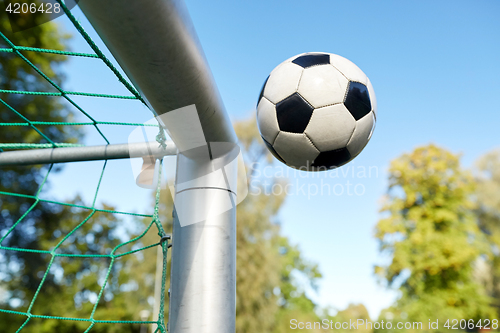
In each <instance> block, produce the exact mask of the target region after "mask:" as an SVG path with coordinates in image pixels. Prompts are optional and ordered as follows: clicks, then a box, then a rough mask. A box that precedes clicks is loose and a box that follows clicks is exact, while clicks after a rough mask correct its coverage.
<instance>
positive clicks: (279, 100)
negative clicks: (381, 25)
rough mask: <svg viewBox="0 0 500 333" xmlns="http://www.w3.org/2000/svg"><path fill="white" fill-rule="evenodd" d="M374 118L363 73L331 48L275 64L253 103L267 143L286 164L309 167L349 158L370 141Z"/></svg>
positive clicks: (318, 167)
mask: <svg viewBox="0 0 500 333" xmlns="http://www.w3.org/2000/svg"><path fill="white" fill-rule="evenodd" d="M376 118H377V104H376V100H375V93H374V91H373V87H372V85H371V83H370V80H369V79H368V77H367V76H366V75H365V73H363V72H362V71H361V70H360V69H359V68H358V66H356V65H355V64H353V63H352V62H351V61H349V60H347V59H345V58H343V57H341V56H338V55H336V54H331V53H303V54H299V55H297V56H295V57H292V58H290V59H288V60H286V61H284V62H283V63H281V64H280V65H278V66H277V67H276V68H275V69H274V70H273V71H272V72H271V74H270V75H269V76H268V78H267V79H266V81H265V83H264V86H263V87H262V91H261V93H260V96H259V101H258V104H257V123H258V126H259V131H260V134H261V136H262V139H263V140H264V143H265V144H266V146H267V148H268V149H269V150H270V151H271V153H272V154H273V155H274V156H275V157H276V158H277V159H278V160H280V161H281V162H283V163H285V164H286V165H288V166H291V167H293V168H296V169H300V170H308V171H321V170H328V169H332V168H336V167H339V166H341V165H344V164H346V163H347V162H349V161H351V160H352V159H353V158H354V157H356V156H357V155H358V154H359V153H360V152H361V151H362V150H363V148H364V147H365V146H366V144H367V143H368V141H369V140H370V138H371V136H372V133H373V129H374V127H375V121H376Z"/></svg>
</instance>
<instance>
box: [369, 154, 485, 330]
mask: <svg viewBox="0 0 500 333" xmlns="http://www.w3.org/2000/svg"><path fill="white" fill-rule="evenodd" d="M474 188H475V187H474V180H473V178H472V177H471V175H470V174H469V173H468V172H465V171H463V170H462V168H461V167H460V163H459V156H457V155H453V154H452V153H450V152H448V151H446V150H444V149H442V148H439V147H436V146H434V145H429V146H425V147H420V148H417V149H415V150H414V151H413V152H412V153H410V154H404V155H403V156H401V157H399V158H397V159H396V160H394V161H392V163H391V166H390V169H389V194H388V196H387V198H386V202H385V204H384V206H383V208H382V212H383V213H384V214H385V216H386V217H385V218H383V219H381V220H380V221H379V222H378V224H377V226H376V237H377V238H378V239H379V241H380V250H381V251H382V253H385V254H386V255H388V257H389V259H390V263H389V264H387V265H386V266H378V267H376V270H375V271H376V274H377V275H378V276H379V277H380V278H381V280H382V281H384V282H386V283H387V284H388V285H389V286H391V287H395V288H398V289H399V290H400V291H401V297H400V299H399V300H398V301H397V303H396V304H395V305H394V306H393V307H391V308H390V309H387V310H386V311H385V312H384V313H383V314H382V316H383V317H384V316H385V317H386V318H394V321H398V320H401V321H421V322H425V323H427V322H428V320H429V319H431V320H433V319H439V320H440V321H441V322H443V323H444V322H445V321H446V319H452V318H456V319H459V320H460V319H476V320H478V319H481V318H482V319H484V318H492V317H493V311H492V308H491V307H490V298H489V297H487V295H486V293H485V290H484V288H483V287H482V286H481V285H480V284H479V283H477V282H476V281H475V279H474V277H473V264H474V263H475V261H476V260H477V259H478V258H479V257H480V256H481V255H487V254H488V253H489V249H488V247H487V246H484V237H483V234H482V233H481V232H480V230H479V228H478V226H477V224H476V222H475V219H474V215H473V213H472V209H473V207H474V205H473V202H472V201H471V199H470V198H471V196H472V194H473V192H474ZM384 319H385V318H384ZM443 320H444V321H443ZM425 328H426V327H425V325H424V330H425Z"/></svg>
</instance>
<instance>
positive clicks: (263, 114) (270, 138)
mask: <svg viewBox="0 0 500 333" xmlns="http://www.w3.org/2000/svg"><path fill="white" fill-rule="evenodd" d="M257 110H258V112H257V124H258V125H259V131H260V134H261V135H262V136H263V137H264V139H266V141H267V142H269V143H270V144H271V145H272V144H273V142H274V139H276V136H277V135H278V133H279V131H280V129H279V125H278V120H277V119H276V107H275V105H274V104H273V103H271V102H270V101H269V100H268V99H267V98H265V97H262V98H261V100H260V102H259V105H258V106H257Z"/></svg>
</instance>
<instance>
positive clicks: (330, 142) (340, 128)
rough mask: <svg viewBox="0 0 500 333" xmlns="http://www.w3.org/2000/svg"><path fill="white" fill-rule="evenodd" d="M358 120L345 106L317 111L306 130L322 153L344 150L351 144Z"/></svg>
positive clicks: (338, 105) (332, 106) (333, 106)
mask: <svg viewBox="0 0 500 333" xmlns="http://www.w3.org/2000/svg"><path fill="white" fill-rule="evenodd" d="M355 127H356V120H355V119H354V117H353V116H352V115H351V113H350V112H349V111H348V110H347V109H346V107H345V106H344V104H336V105H331V106H327V107H323V108H320V109H315V110H314V112H313V115H312V117H311V120H310V121H309V124H308V125H307V128H306V130H305V131H304V132H305V133H306V134H307V136H308V137H309V138H310V139H311V140H312V142H313V143H314V145H315V146H316V147H317V148H318V149H319V150H320V151H330V150H334V149H340V148H344V147H345V146H346V145H347V142H349V139H350V138H351V135H352V133H353V132H354V128H355Z"/></svg>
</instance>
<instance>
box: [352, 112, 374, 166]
mask: <svg viewBox="0 0 500 333" xmlns="http://www.w3.org/2000/svg"><path fill="white" fill-rule="evenodd" d="M374 126H375V117H374V115H373V112H371V111H370V113H368V114H367V115H366V116H364V117H363V118H361V119H360V120H358V121H357V122H356V128H355V129H354V133H352V136H351V140H349V143H348V144H347V150H349V153H351V156H352V157H354V156H357V155H358V154H359V153H360V152H361V151H362V150H363V148H364V147H365V146H366V144H367V143H368V141H369V140H370V137H371V135H372V133H373V128H374Z"/></svg>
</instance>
